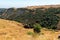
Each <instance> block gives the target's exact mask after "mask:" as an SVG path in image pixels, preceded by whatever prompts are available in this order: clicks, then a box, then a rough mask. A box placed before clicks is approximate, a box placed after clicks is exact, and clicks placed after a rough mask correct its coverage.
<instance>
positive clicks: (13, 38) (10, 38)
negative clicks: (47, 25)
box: [0, 19, 60, 40]
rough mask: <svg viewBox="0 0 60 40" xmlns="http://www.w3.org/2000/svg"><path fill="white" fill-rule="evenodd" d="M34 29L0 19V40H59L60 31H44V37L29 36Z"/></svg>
mask: <svg viewBox="0 0 60 40" xmlns="http://www.w3.org/2000/svg"><path fill="white" fill-rule="evenodd" d="M29 31H31V32H33V30H32V29H24V28H23V25H22V24H21V23H18V22H15V21H8V20H3V19H0V40H58V39H57V37H58V35H59V34H60V31H58V32H53V31H49V30H46V29H42V30H41V31H42V32H41V33H44V34H43V35H42V34H41V35H38V36H37V35H35V36H36V37H34V36H33V35H28V34H27V33H28V32H29Z"/></svg>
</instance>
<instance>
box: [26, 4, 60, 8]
mask: <svg viewBox="0 0 60 40" xmlns="http://www.w3.org/2000/svg"><path fill="white" fill-rule="evenodd" d="M50 7H53V8H58V7H60V5H43V6H27V7H26V8H28V9H36V8H50Z"/></svg>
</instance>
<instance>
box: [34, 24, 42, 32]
mask: <svg viewBox="0 0 60 40" xmlns="http://www.w3.org/2000/svg"><path fill="white" fill-rule="evenodd" d="M34 32H35V33H40V32H41V25H40V24H38V23H35V24H34Z"/></svg>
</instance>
